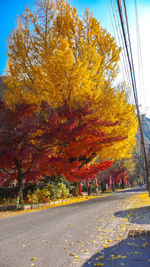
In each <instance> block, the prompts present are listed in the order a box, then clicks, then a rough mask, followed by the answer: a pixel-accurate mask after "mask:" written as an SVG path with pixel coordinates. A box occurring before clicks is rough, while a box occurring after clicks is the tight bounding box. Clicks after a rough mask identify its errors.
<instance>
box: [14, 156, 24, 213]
mask: <svg viewBox="0 0 150 267" xmlns="http://www.w3.org/2000/svg"><path fill="white" fill-rule="evenodd" d="M14 162H15V165H16V167H17V170H18V192H17V203H16V209H18V208H19V206H22V201H23V183H22V180H23V175H22V173H21V162H19V161H18V160H17V159H16V158H15V159H14Z"/></svg>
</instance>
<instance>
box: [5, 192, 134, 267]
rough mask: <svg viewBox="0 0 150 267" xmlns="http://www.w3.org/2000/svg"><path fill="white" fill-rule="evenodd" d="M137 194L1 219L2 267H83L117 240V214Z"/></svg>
mask: <svg viewBox="0 0 150 267" xmlns="http://www.w3.org/2000/svg"><path fill="white" fill-rule="evenodd" d="M138 191H139V190H138V189H137V190H127V191H124V192H119V193H114V194H111V195H108V196H107V197H103V198H97V199H92V200H89V201H86V202H81V203H77V204H72V205H68V206H63V207H57V208H51V209H47V210H41V211H37V212H33V213H27V214H23V215H17V216H14V217H7V218H2V219H0V267H28V266H37V267H39V266H40V267H70V266H74V265H75V264H74V263H73V261H75V262H77V263H76V265H75V266H82V265H83V264H84V262H86V261H87V260H88V258H90V257H91V256H92V255H93V254H95V253H96V251H98V250H99V249H101V248H102V246H103V244H104V243H105V241H106V240H108V238H110V236H111V238H112V239H114V236H116V233H118V229H119V227H120V224H121V223H122V220H123V218H118V217H116V216H114V213H115V212H118V211H121V210H122V209H123V207H125V205H128V204H126V199H127V198H128V197H130V196H131V195H133V194H137V192H138ZM110 229H111V235H110ZM113 233H114V234H113ZM120 235H123V233H122V234H120Z"/></svg>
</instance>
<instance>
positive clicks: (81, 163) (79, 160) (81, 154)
mask: <svg viewBox="0 0 150 267" xmlns="http://www.w3.org/2000/svg"><path fill="white" fill-rule="evenodd" d="M90 114H92V110H91V107H90V104H87V105H85V107H81V106H77V107H76V108H71V107H69V106H68V105H67V104H66V103H65V104H64V105H63V106H62V107H60V108H58V109H56V110H52V109H51V107H50V105H49V104H48V103H45V102H43V103H42V104H41V111H40V113H37V112H36V106H35V105H30V104H25V103H24V104H17V105H16V106H15V107H14V109H13V110H11V109H9V108H8V106H7V105H6V104H5V103H4V102H2V101H1V102H0V128H1V130H0V156H1V162H0V169H1V170H2V171H1V174H0V180H1V182H2V183H5V184H10V182H11V181H13V180H14V179H16V180H17V181H18V183H19V179H20V181H21V183H22V180H23V179H24V180H25V182H29V181H31V180H36V179H37V175H38V177H39V176H40V175H42V174H47V175H51V174H57V175H58V174H61V173H63V174H64V175H65V176H66V179H68V180H70V181H81V180H82V179H86V177H87V176H89V177H90V178H91V179H93V178H94V177H95V175H96V173H97V172H98V171H99V170H104V169H105V168H107V167H108V166H110V165H111V164H112V163H111V162H102V163H100V164H99V165H97V164H92V165H91V166H90V167H89V168H87V167H85V165H86V164H87V163H89V162H90V161H91V160H93V159H94V157H95V156H96V154H97V153H98V152H99V151H100V150H101V149H102V148H103V147H106V146H110V145H112V144H113V143H114V142H117V141H120V140H123V139H124V138H126V137H123V136H117V137H110V136H109V135H107V134H106V133H105V132H102V131H100V129H99V128H100V126H102V125H103V126H105V127H111V126H113V125H114V123H112V122H108V121H100V120H98V119H97V118H95V119H92V120H91V119H87V115H88V116H89V115H90ZM116 123H118V122H116ZM37 166H38V168H37ZM37 169H38V174H37Z"/></svg>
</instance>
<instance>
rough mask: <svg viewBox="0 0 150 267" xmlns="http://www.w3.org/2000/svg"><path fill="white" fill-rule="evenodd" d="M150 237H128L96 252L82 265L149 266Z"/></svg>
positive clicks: (83, 266)
mask: <svg viewBox="0 0 150 267" xmlns="http://www.w3.org/2000/svg"><path fill="white" fill-rule="evenodd" d="M149 252H150V237H134V238H133V237H128V238H126V239H125V240H122V241H121V242H119V243H118V244H116V245H114V246H111V247H109V248H105V249H103V250H101V251H100V252H98V253H96V254H94V255H93V256H92V257H91V258H90V259H88V260H87V261H86V262H85V263H84V264H83V265H82V267H87V266H91V267H92V266H103V265H104V266H107V267H109V266H110V267H120V266H125V267H135V266H136V267H141V266H143V267H149V266H150V253H149Z"/></svg>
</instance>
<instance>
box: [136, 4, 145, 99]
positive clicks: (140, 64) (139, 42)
mask: <svg viewBox="0 0 150 267" xmlns="http://www.w3.org/2000/svg"><path fill="white" fill-rule="evenodd" d="M135 19H136V37H137V54H138V67H139V92H140V93H141V88H142V89H143V90H142V94H141V98H142V95H143V94H144V97H143V99H145V88H144V75H143V62H142V51H141V40H140V31H139V21H138V12H137V4H136V0H135Z"/></svg>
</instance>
